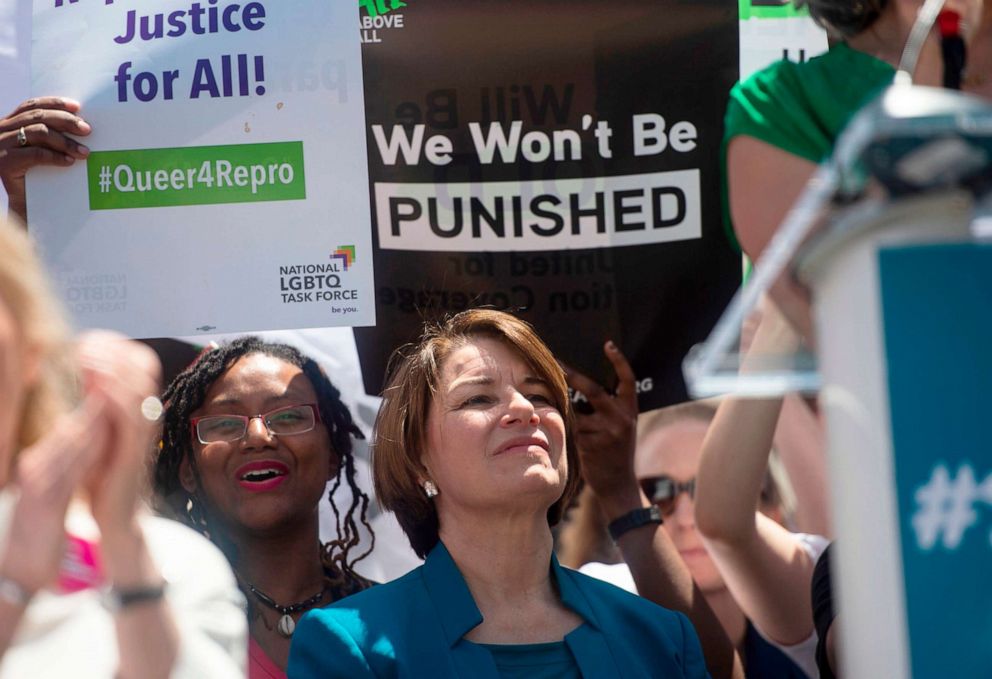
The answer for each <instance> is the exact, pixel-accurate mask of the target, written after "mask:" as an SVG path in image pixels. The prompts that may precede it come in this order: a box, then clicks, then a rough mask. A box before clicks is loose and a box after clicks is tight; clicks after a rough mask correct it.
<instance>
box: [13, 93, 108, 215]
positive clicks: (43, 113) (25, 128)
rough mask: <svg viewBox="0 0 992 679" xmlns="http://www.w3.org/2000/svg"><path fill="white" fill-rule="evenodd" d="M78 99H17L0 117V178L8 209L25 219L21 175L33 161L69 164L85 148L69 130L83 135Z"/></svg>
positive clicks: (83, 154) (84, 125) (82, 154)
mask: <svg viewBox="0 0 992 679" xmlns="http://www.w3.org/2000/svg"><path fill="white" fill-rule="evenodd" d="M78 113H79V103H78V102H76V101H73V100H72V99H65V98H62V97H37V98H35V99H28V100H27V101H25V102H23V103H21V104H20V105H19V106H18V107H17V108H15V109H14V111H13V112H12V113H11V114H10V115H8V116H6V117H5V118H3V119H0V179H2V180H3V188H4V190H5V191H6V192H7V198H8V200H9V204H10V211H11V212H13V213H14V214H16V215H17V216H19V217H20V218H21V219H22V220H25V221H26V220H27V206H26V204H25V197H24V175H25V174H27V171H28V170H30V169H31V168H32V167H35V166H36V165H60V166H68V165H72V164H73V163H74V162H75V161H76V160H77V159H83V158H85V157H86V156H87V155H89V149H88V148H87V147H86V146H83V145H82V144H80V143H79V142H77V141H76V140H75V139H73V138H71V137H69V136H67V135H69V134H74V135H79V136H86V135H88V134H89V133H90V125H89V123H87V122H86V121H85V120H83V119H82V118H81V117H80V116H79V115H77V114H78Z"/></svg>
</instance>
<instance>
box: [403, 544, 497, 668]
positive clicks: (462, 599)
mask: <svg viewBox="0 0 992 679" xmlns="http://www.w3.org/2000/svg"><path fill="white" fill-rule="evenodd" d="M422 573H423V579H424V587H425V589H426V590H427V596H428V597H429V598H430V600H431V603H432V604H433V605H434V610H435V611H436V612H437V617H438V619H439V620H440V622H441V629H442V630H443V632H444V642H445V645H446V646H447V649H448V653H449V659H450V666H449V669H450V671H451V674H450V675H448V676H451V677H458V678H459V679H476V678H478V679H499V672H498V670H497V669H496V663H495V661H493V657H492V654H491V653H489V651H487V650H486V649H484V648H482V647H481V646H478V645H476V644H472V643H469V642H467V641H465V640H464V639H462V637H464V636H465V635H466V634H467V633H468V632H469V630H471V629H472V628H474V627H476V626H477V625H478V624H479V623H481V622H482V613H481V612H480V611H479V607H478V606H476V605H475V599H473V598H472V592H470V591H469V589H468V585H467V584H466V583H465V578H464V577H462V574H461V571H459V570H458V566H457V565H456V564H455V561H454V559H452V558H451V554H449V553H448V550H447V548H445V546H444V544H443V543H441V542H438V543H437V546H436V547H434V549H432V550H431V552H430V554H428V555H427V560H426V561H425V562H424V567H423V571H422ZM435 671H437V672H442V671H443V670H442V668H436V670H435ZM435 676H444V675H441V674H436V675H435Z"/></svg>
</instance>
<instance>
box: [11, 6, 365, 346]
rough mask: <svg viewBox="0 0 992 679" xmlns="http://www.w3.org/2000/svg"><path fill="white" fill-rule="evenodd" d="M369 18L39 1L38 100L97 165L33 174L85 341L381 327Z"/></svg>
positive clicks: (55, 265)
mask: <svg viewBox="0 0 992 679" xmlns="http://www.w3.org/2000/svg"><path fill="white" fill-rule="evenodd" d="M357 11H358V10H357V7H356V6H355V4H354V3H352V2H344V1H342V2H338V1H336V0H335V1H334V2H328V0H294V1H293V2H287V1H286V0H278V1H277V0H253V1H249V2H231V1H228V0H199V1H193V2H190V1H189V0H172V1H171V2H169V1H165V0H141V1H140V2H139V1H138V0H35V3H34V17H33V19H34V43H33V49H32V94H33V95H49V94H54V95H63V96H68V97H73V98H75V99H78V100H79V101H81V102H82V104H83V110H82V112H81V114H82V115H83V116H84V117H85V118H86V120H87V121H89V122H90V123H91V125H92V128H93V133H92V134H91V135H90V136H89V137H87V138H85V139H84V140H83V141H84V142H85V143H86V144H87V146H89V147H90V149H91V150H92V153H91V154H90V157H89V158H88V159H87V160H86V162H77V163H76V164H75V165H74V166H73V167H72V168H70V169H67V170H66V169H50V168H39V169H36V170H32V172H31V173H30V175H29V178H28V187H27V190H28V218H29V222H30V228H31V229H32V231H33V232H34V233H35V236H36V237H37V239H38V240H39V242H40V244H41V247H42V250H43V254H44V256H45V258H46V260H47V262H48V264H49V266H50V268H51V270H52V273H53V276H54V277H55V280H56V285H57V286H58V288H59V291H60V292H61V293H62V294H63V295H64V298H65V300H66V302H67V304H68V306H69V308H70V309H71V311H72V312H73V314H74V317H75V320H76V321H77V322H78V323H79V324H80V325H82V326H91V327H92V326H100V327H108V328H114V329H117V330H120V331H123V332H125V333H127V334H130V335H132V336H136V337H155V336H171V335H191V334H196V333H205V332H243V331H253V330H264V329H280V328H303V327H324V326H334V325H370V324H373V323H374V322H375V308H374V299H373V287H372V248H371V240H370V239H371V235H370V234H371V229H370V216H369V199H368V169H367V160H366V145H365V111H364V99H363V88H362V70H361V53H360V41H359V36H358V35H357V34H356V31H355V19H356V16H357Z"/></svg>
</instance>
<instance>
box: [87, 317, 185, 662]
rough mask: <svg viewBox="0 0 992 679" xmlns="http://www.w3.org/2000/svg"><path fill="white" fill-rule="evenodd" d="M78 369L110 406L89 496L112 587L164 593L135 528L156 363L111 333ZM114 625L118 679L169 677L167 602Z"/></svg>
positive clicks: (127, 613) (128, 611)
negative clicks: (147, 407) (148, 402)
mask: <svg viewBox="0 0 992 679" xmlns="http://www.w3.org/2000/svg"><path fill="white" fill-rule="evenodd" d="M79 363H80V367H81V368H82V374H83V382H84V387H85V389H86V390H87V392H88V393H92V394H99V395H101V396H102V397H103V398H104V399H105V401H106V408H105V414H104V417H103V423H104V426H106V427H107V431H108V441H107V445H105V446H104V447H103V449H102V450H101V451H100V459H99V460H98V462H97V465H98V467H99V469H100V473H99V474H95V475H93V476H92V477H91V479H90V484H89V487H88V490H89V495H90V498H89V499H90V509H91V511H92V512H93V518H94V519H96V522H97V525H98V526H99V527H100V544H101V552H102V555H103V562H104V567H105V569H106V576H107V580H108V582H109V584H110V585H111V587H112V588H113V589H114V590H116V591H118V592H137V591H140V590H146V591H154V590H159V591H160V592H161V591H162V590H161V588H162V587H163V586H164V582H163V579H162V575H161V574H160V573H159V572H158V571H157V569H156V567H155V565H154V563H153V562H152V558H151V555H150V554H149V552H148V547H147V545H146V543H145V536H144V534H143V532H142V530H141V528H140V526H139V525H138V512H139V503H140V491H141V482H142V478H143V472H144V465H145V456H146V454H147V453H148V451H150V450H151V442H152V437H153V434H154V424H153V422H152V421H150V420H149V419H147V418H146V417H144V416H143V414H142V404H143V401H144V400H145V399H146V398H147V397H149V396H152V395H154V394H157V393H158V391H159V376H160V373H161V368H160V366H159V364H158V359H157V358H156V357H155V354H154V353H153V352H152V351H151V350H150V349H148V348H147V347H146V346H144V345H142V344H137V343H135V342H129V341H126V340H125V339H124V338H123V337H120V336H118V335H114V334H110V333H90V334H88V335H86V336H84V338H83V339H82V341H81V342H80V349H79ZM114 624H115V627H116V630H117V643H118V648H119V653H120V658H119V666H118V674H117V676H118V677H119V679H130V678H134V679H138V678H141V679H144V678H155V677H161V678H162V679H166V678H167V677H169V675H170V674H171V671H172V667H173V665H174V664H175V661H176V657H177V654H178V647H179V636H178V632H177V629H176V624H175V620H174V619H173V613H172V611H171V610H170V609H169V605H168V603H167V601H166V599H165V598H164V596H162V595H161V594H160V595H159V596H156V597H150V598H146V599H144V600H141V601H138V602H136V603H132V604H130V605H128V606H125V607H122V608H121V609H120V610H118V611H116V612H115V614H114Z"/></svg>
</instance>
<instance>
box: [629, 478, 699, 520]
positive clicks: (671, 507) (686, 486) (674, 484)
mask: <svg viewBox="0 0 992 679" xmlns="http://www.w3.org/2000/svg"><path fill="white" fill-rule="evenodd" d="M638 483H640V484H641V490H643V491H644V494H645V495H646V496H647V498H648V500H650V501H651V503H652V504H654V505H656V506H657V507H658V509H660V510H661V513H662V515H664V516H668V515H670V514H671V513H672V512H674V511H675V501H676V500H677V499H678V497H679V494H681V493H688V494H689V497H690V498H694V497H695V496H696V479H695V477H693V478H691V479H689V480H688V481H676V480H675V479H673V478H671V477H670V476H649V477H646V478H643V479H640V481H639V482H638Z"/></svg>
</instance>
